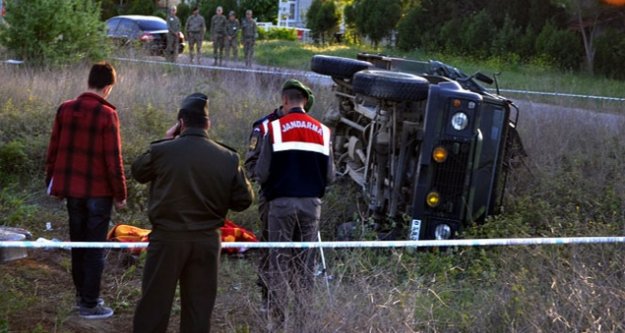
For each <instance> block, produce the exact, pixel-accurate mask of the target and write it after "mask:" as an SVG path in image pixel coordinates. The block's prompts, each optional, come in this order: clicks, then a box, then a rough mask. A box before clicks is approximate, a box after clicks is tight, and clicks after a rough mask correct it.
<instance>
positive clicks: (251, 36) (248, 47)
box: [241, 9, 256, 67]
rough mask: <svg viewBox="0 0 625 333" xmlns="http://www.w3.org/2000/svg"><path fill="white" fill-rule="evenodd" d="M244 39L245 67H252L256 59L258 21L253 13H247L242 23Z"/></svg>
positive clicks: (247, 11) (249, 11) (248, 11)
mask: <svg viewBox="0 0 625 333" xmlns="http://www.w3.org/2000/svg"><path fill="white" fill-rule="evenodd" d="M241 30H242V31H243V32H242V37H243V53H244V54H245V66H246V67H250V66H252V59H253V58H254V43H256V21H254V19H253V18H252V11H251V10H249V9H248V10H246V11H245V19H243V22H241Z"/></svg>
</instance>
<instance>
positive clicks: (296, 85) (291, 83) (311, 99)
mask: <svg viewBox="0 0 625 333" xmlns="http://www.w3.org/2000/svg"><path fill="white" fill-rule="evenodd" d="M287 89H297V90H300V91H301V92H303V93H304V96H306V98H307V99H308V101H307V102H306V106H305V107H304V109H306V112H308V111H310V109H312V107H313V104H315V95H314V94H313V92H312V90H310V88H308V87H306V86H305V85H304V84H303V83H301V82H300V81H298V80H295V79H290V80H287V81H286V82H284V85H282V91H285V90H287Z"/></svg>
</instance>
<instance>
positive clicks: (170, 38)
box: [165, 6, 180, 62]
mask: <svg viewBox="0 0 625 333" xmlns="http://www.w3.org/2000/svg"><path fill="white" fill-rule="evenodd" d="M176 11H177V9H176V6H171V8H170V9H169V15H168V16H167V49H166V50H165V53H166V54H165V58H167V59H168V60H169V61H171V62H176V59H177V58H178V49H179V48H180V19H178V16H176Z"/></svg>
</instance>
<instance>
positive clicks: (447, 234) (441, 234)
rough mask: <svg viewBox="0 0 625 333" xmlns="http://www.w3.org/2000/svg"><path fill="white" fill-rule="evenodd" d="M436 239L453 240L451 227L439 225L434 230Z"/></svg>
mask: <svg viewBox="0 0 625 333" xmlns="http://www.w3.org/2000/svg"><path fill="white" fill-rule="evenodd" d="M434 237H436V239H438V240H441V239H449V238H451V227H450V226H448V225H447V224H439V225H437V226H436V229H434Z"/></svg>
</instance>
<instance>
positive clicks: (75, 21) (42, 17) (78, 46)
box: [0, 0, 107, 64]
mask: <svg viewBox="0 0 625 333" xmlns="http://www.w3.org/2000/svg"><path fill="white" fill-rule="evenodd" d="M5 19H6V22H7V23H8V25H7V26H5V27H3V28H2V29H1V30H0V43H2V44H3V45H4V46H6V47H7V48H8V49H9V51H11V52H13V53H14V54H15V55H16V56H17V57H19V58H21V59H23V60H26V61H28V62H31V63H35V64H67V63H74V62H77V61H80V60H83V59H92V60H93V59H102V58H103V57H104V56H105V55H106V51H107V48H106V47H104V45H107V43H106V39H105V38H106V36H105V33H104V24H103V22H101V21H100V7H99V5H98V3H97V2H96V1H94V0H37V1H29V2H24V1H19V2H18V1H11V2H9V3H8V6H7V14H6V17H5Z"/></svg>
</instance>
